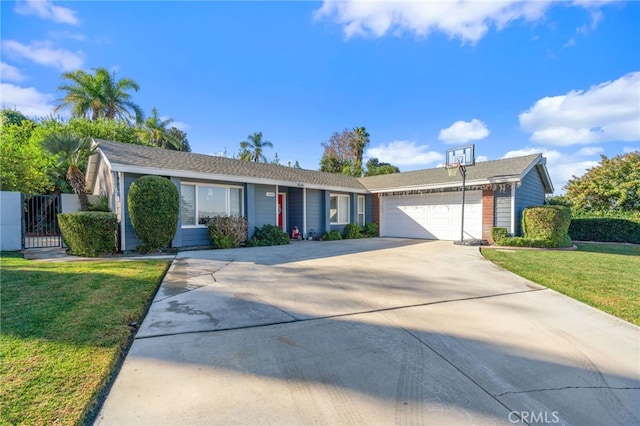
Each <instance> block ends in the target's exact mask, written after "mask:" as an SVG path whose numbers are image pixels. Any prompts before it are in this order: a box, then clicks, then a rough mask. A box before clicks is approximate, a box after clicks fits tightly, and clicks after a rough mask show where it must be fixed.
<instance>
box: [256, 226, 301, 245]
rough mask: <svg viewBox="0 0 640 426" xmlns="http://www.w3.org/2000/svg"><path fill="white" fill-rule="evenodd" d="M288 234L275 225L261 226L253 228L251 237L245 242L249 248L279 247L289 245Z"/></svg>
mask: <svg viewBox="0 0 640 426" xmlns="http://www.w3.org/2000/svg"><path fill="white" fill-rule="evenodd" d="M290 242H291V241H290V240H289V234H287V233H286V232H284V231H283V230H282V229H280V227H279V226H276V225H269V224H267V225H263V226H262V228H257V227H256V228H255V231H254V232H253V237H251V239H250V240H249V241H248V242H247V246H249V247H264V246H281V245H285V244H289V243H290Z"/></svg>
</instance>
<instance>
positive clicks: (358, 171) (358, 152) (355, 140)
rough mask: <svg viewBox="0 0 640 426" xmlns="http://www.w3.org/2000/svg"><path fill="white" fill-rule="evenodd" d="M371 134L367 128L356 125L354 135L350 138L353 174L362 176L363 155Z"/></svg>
mask: <svg viewBox="0 0 640 426" xmlns="http://www.w3.org/2000/svg"><path fill="white" fill-rule="evenodd" d="M369 136H370V135H369V133H368V132H367V129H366V128H364V127H355V128H354V129H353V132H352V137H351V138H349V148H351V155H352V156H353V170H352V174H353V176H356V177H360V176H362V156H363V154H364V150H365V148H366V147H367V145H369Z"/></svg>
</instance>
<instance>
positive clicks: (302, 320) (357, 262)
mask: <svg viewBox="0 0 640 426" xmlns="http://www.w3.org/2000/svg"><path fill="white" fill-rule="evenodd" d="M96 422H97V424H100V425H134V424H135V425H140V424H147V425H159V424H176V425H178V424H180V425H194V424H207V425H210V424H252V425H253V424H272V425H307V424H331V425H333V424H351V425H364V424H371V425H388V424H436V425H440V424H453V425H460V424H575V425H614V424H620V425H631V424H640V328H638V327H636V326H633V325H631V324H629V323H626V322H624V321H621V320H618V319H616V318H613V317H611V316H609V315H607V314H604V313H602V312H600V311H597V310H595V309H592V308H590V307H588V306H586V305H583V304H581V303H579V302H576V301H574V300H572V299H569V298H567V297H565V296H562V295H560V294H558V293H556V292H554V291H552V290H548V289H545V288H543V287H540V286H538V285H536V284H534V283H531V282H530V281H527V280H525V279H522V278H520V277H518V276H516V275H513V274H511V273H509V272H506V271H504V270H502V269H500V268H498V267H496V266H494V265H493V264H491V263H490V262H488V261H485V260H484V259H483V258H482V256H481V255H480V254H479V251H478V248H477V247H475V248H474V247H464V246H456V245H453V244H452V243H451V242H442V241H419V240H403V239H386V238H376V239H366V240H347V241H334V242H306V241H302V242H295V243H292V244H290V245H288V246H280V247H265V248H246V249H237V250H209V251H193V252H183V253H180V254H179V255H178V257H177V258H176V260H175V261H174V262H173V265H172V266H171V269H170V270H169V273H168V274H167V276H166V277H165V281H164V282H163V284H162V286H161V288H160V290H159V292H158V294H157V295H156V298H155V300H154V302H153V304H152V307H151V310H150V311H149V313H148V315H147V317H146V318H145V320H144V322H143V323H142V325H141V327H140V329H139V331H138V333H137V336H136V339H135V341H134V343H133V346H132V348H131V350H130V352H129V354H128V355H127V357H126V360H125V362H124V364H123V366H122V369H121V371H120V373H119V375H118V377H117V379H116V381H115V383H114V385H113V387H112V389H111V391H110V393H109V395H108V397H107V399H106V401H105V403H104V405H103V407H102V410H101V412H100V414H99V416H98V419H97V421H96Z"/></svg>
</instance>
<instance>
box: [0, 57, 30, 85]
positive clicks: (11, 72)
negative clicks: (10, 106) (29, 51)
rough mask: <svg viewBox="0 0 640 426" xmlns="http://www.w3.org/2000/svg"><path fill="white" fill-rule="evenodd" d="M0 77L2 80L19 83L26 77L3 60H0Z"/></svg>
mask: <svg viewBox="0 0 640 426" xmlns="http://www.w3.org/2000/svg"><path fill="white" fill-rule="evenodd" d="M0 79H2V81H13V82H16V83H19V82H21V81H24V80H26V77H25V76H24V75H23V74H22V73H21V72H20V70H19V69H18V68H16V67H14V66H12V65H9V64H7V63H4V62H0Z"/></svg>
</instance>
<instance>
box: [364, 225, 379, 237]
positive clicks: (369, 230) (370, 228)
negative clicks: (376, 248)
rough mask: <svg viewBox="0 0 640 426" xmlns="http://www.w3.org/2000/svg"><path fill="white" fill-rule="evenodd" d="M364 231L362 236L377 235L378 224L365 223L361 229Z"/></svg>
mask: <svg viewBox="0 0 640 426" xmlns="http://www.w3.org/2000/svg"><path fill="white" fill-rule="evenodd" d="M362 231H363V232H364V236H365V237H369V238H370V237H377V236H378V225H377V224H375V223H373V222H371V223H365V224H364V229H363V230H362Z"/></svg>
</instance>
